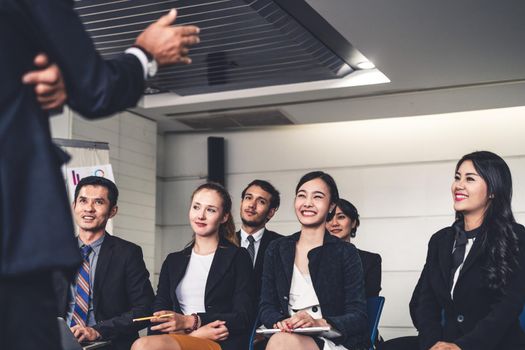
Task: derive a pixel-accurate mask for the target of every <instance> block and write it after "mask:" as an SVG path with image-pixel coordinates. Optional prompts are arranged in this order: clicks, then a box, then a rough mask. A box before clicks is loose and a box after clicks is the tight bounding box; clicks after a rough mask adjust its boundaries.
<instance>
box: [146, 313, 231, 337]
mask: <svg viewBox="0 0 525 350" xmlns="http://www.w3.org/2000/svg"><path fill="white" fill-rule="evenodd" d="M168 314H169V315H170V317H162V318H153V319H151V322H152V323H157V325H156V326H153V327H151V330H152V331H159V332H162V333H183V332H184V331H185V330H186V329H191V328H192V327H193V324H194V322H195V318H194V317H193V316H192V315H182V314H179V313H176V312H173V311H167V310H162V311H157V312H154V313H153V316H161V315H168ZM199 324H200V320H199ZM189 335H190V336H193V337H197V338H206V339H210V340H214V341H221V340H225V339H227V338H228V336H229V332H228V328H227V327H226V322H224V321H221V320H216V321H213V322H210V323H208V324H206V325H204V326H200V327H198V328H197V329H196V330H194V331H192V332H191V333H190V334H189Z"/></svg>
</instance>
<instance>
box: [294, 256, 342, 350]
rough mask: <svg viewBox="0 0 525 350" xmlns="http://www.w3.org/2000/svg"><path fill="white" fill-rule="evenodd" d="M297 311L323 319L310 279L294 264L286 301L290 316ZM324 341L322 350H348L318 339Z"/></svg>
mask: <svg viewBox="0 0 525 350" xmlns="http://www.w3.org/2000/svg"><path fill="white" fill-rule="evenodd" d="M299 311H306V312H308V313H309V314H310V316H312V318H313V319H315V320H317V319H320V318H323V314H322V312H321V306H320V305H319V299H317V294H316V293H315V289H314V285H313V283H312V278H311V277H310V275H309V274H302V273H301V271H300V270H299V268H298V267H297V266H296V265H295V264H294V266H293V274H292V284H291V286H290V297H289V301H288V312H289V313H290V315H291V316H293V315H294V314H296V313H297V312H299ZM319 338H321V339H322V340H323V341H324V348H323V350H348V349H347V348H345V347H344V346H343V345H336V344H334V342H332V341H331V340H330V339H326V338H323V337H319Z"/></svg>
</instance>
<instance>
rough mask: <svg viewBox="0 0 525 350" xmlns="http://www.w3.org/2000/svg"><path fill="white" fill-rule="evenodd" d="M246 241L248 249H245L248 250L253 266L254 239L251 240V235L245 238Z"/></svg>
mask: <svg viewBox="0 0 525 350" xmlns="http://www.w3.org/2000/svg"><path fill="white" fill-rule="evenodd" d="M247 239H248V242H249V243H248V248H246V249H247V250H248V253H249V254H250V258H251V259H252V264H254V265H255V238H253V236H252V235H249V236H248V237H247Z"/></svg>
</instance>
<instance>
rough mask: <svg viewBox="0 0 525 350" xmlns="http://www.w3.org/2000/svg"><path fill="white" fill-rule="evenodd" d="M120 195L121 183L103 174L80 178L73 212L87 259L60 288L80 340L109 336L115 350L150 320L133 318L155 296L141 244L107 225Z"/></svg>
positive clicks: (146, 312) (129, 341)
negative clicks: (113, 232)
mask: <svg viewBox="0 0 525 350" xmlns="http://www.w3.org/2000/svg"><path fill="white" fill-rule="evenodd" d="M117 198H118V189H117V187H116V186H115V184H114V183H113V182H111V181H110V180H107V179H105V178H102V177H96V176H89V177H86V178H83V179H82V180H80V182H79V183H78V185H77V187H76V190H75V201H74V203H73V211H74V218H75V222H76V224H77V226H78V233H79V235H78V245H79V248H80V252H81V255H82V257H83V259H84V260H83V263H82V266H81V267H80V268H79V270H78V273H77V276H76V278H75V280H74V282H73V284H72V285H70V286H69V288H68V287H67V286H65V288H64V286H62V287H60V286H57V292H58V294H59V300H61V306H62V308H63V309H62V311H63V315H64V316H65V318H66V321H67V322H68V324H69V325H70V327H71V330H72V332H73V334H74V335H75V336H76V337H77V339H78V340H79V341H84V340H87V341H93V340H110V341H111V343H112V348H113V349H117V350H124V349H129V348H130V347H131V344H132V343H133V341H134V340H135V339H136V338H137V337H138V334H137V331H138V330H139V329H140V328H143V327H145V326H146V325H147V324H144V323H142V324H140V323H133V319H134V318H140V317H143V316H148V315H150V314H151V305H152V302H153V298H154V295H153V289H152V288H151V283H150V281H149V273H148V271H147V270H146V266H145V264H144V260H143V257H142V250H141V249H140V247H139V246H137V245H135V244H133V243H130V242H127V241H125V240H123V239H121V238H118V237H115V236H111V235H109V234H108V233H107V232H106V230H105V228H106V224H107V222H108V220H109V219H110V218H112V217H114V216H115V215H116V214H117V211H118V207H117ZM60 289H61V290H62V292H60Z"/></svg>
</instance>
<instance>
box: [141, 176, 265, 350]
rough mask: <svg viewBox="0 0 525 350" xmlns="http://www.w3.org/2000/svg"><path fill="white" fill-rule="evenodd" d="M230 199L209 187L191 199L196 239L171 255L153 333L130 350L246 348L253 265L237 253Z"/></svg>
mask: <svg viewBox="0 0 525 350" xmlns="http://www.w3.org/2000/svg"><path fill="white" fill-rule="evenodd" d="M231 205H232V203H231V198H230V195H229V194H228V192H227V191H226V190H225V189H224V188H223V187H222V186H221V185H219V184H215V183H206V184H203V185H201V186H199V187H198V188H197V189H196V190H195V191H194V192H193V195H192V198H191V206H190V210H189V215H188V216H189V220H190V224H191V228H192V229H193V232H194V240H193V241H192V242H191V244H190V245H188V247H186V248H185V249H184V250H182V251H179V252H176V253H171V254H170V255H168V257H167V258H166V260H165V261H164V263H163V264H162V269H161V272H160V277H159V285H158V289H157V297H156V299H155V303H154V310H155V312H154V314H153V315H155V316H163V315H169V316H168V317H165V318H164V317H163V318H161V317H159V318H156V319H153V320H152V322H153V323H155V325H153V326H152V327H151V331H154V332H157V333H160V334H157V335H150V336H147V337H143V338H140V339H138V340H137V341H136V342H135V343H134V344H133V347H132V350H156V349H159V350H160V349H163V350H181V349H184V350H188V349H196V350H197V349H198V350H200V349H210V350H212V349H213V350H216V349H222V350H235V349H243V348H246V347H247V346H248V339H249V333H250V330H251V328H252V325H253V321H254V318H255V317H254V316H255V315H254V313H255V307H254V297H255V295H254V283H253V275H252V265H251V260H250V256H249V254H248V252H247V251H246V249H243V248H239V247H238V245H237V241H236V236H235V227H234V224H233V220H232V216H231Z"/></svg>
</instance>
